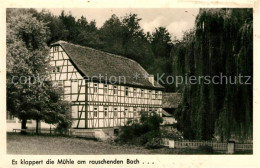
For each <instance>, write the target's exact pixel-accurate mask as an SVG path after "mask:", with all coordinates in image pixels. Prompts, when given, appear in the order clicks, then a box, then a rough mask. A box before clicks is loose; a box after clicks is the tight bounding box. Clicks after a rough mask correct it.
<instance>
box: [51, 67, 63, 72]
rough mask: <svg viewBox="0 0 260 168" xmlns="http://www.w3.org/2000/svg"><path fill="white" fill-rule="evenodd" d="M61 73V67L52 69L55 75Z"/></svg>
mask: <svg viewBox="0 0 260 168" xmlns="http://www.w3.org/2000/svg"><path fill="white" fill-rule="evenodd" d="M60 71H61V67H60V66H55V67H53V69H52V72H53V73H56V72H60Z"/></svg>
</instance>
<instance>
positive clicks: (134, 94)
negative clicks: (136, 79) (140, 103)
mask: <svg viewBox="0 0 260 168" xmlns="http://www.w3.org/2000/svg"><path fill="white" fill-rule="evenodd" d="M136 95H137V89H136V88H134V89H133V97H136Z"/></svg>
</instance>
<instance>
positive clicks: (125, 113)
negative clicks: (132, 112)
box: [124, 108, 128, 117]
mask: <svg viewBox="0 0 260 168" xmlns="http://www.w3.org/2000/svg"><path fill="white" fill-rule="evenodd" d="M124 116H125V117H127V116H128V109H127V108H126V109H125V111H124Z"/></svg>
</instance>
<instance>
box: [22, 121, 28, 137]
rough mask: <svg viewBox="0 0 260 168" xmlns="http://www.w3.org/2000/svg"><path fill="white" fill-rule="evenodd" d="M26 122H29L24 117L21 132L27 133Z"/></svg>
mask: <svg viewBox="0 0 260 168" xmlns="http://www.w3.org/2000/svg"><path fill="white" fill-rule="evenodd" d="M26 123H27V120H26V119H22V125H21V129H22V130H21V134H26V131H25V129H26Z"/></svg>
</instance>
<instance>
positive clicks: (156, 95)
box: [155, 91, 159, 99]
mask: <svg viewBox="0 0 260 168" xmlns="http://www.w3.org/2000/svg"><path fill="white" fill-rule="evenodd" d="M158 97H159V92H158V91H155V98H156V99H158Z"/></svg>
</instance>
